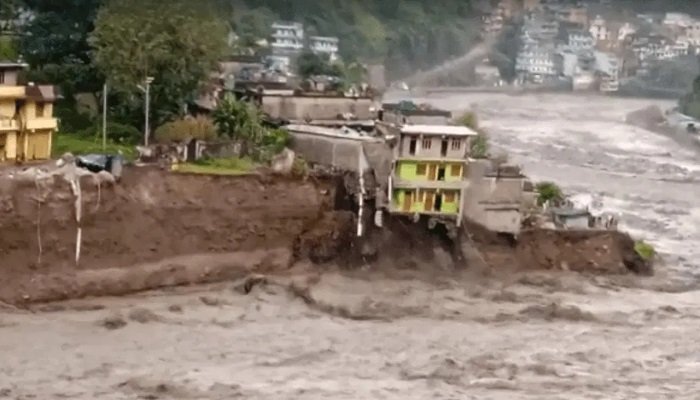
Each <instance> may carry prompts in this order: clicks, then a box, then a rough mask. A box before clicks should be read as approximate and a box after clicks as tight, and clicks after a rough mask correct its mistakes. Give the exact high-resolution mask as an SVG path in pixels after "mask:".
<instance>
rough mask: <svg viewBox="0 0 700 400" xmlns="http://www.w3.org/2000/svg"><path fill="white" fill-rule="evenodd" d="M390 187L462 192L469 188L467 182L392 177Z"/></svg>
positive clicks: (461, 180)
mask: <svg viewBox="0 0 700 400" xmlns="http://www.w3.org/2000/svg"><path fill="white" fill-rule="evenodd" d="M391 182H392V186H393V187H394V188H395V189H443V190H462V189H465V188H467V187H468V186H469V181H467V180H463V179H460V180H445V181H437V180H435V181H429V180H408V179H401V178H399V177H396V176H393V177H392V178H391Z"/></svg>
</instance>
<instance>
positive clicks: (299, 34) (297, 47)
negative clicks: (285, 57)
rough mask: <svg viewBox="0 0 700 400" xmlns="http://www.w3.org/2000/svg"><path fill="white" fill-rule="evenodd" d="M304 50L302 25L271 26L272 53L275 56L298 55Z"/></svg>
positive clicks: (293, 23)
mask: <svg viewBox="0 0 700 400" xmlns="http://www.w3.org/2000/svg"><path fill="white" fill-rule="evenodd" d="M303 49H304V25H303V24H300V23H298V22H275V23H274V24H272V52H273V53H275V54H290V53H300V52H301V51H302V50H303Z"/></svg>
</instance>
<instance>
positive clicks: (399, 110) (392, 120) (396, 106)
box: [379, 103, 452, 126]
mask: <svg viewBox="0 0 700 400" xmlns="http://www.w3.org/2000/svg"><path fill="white" fill-rule="evenodd" d="M409 104H410V106H406V105H405V104H404V103H384V104H382V110H381V112H380V113H379V120H380V121H382V122H385V123H388V124H394V125H397V126H401V125H447V124H449V122H450V120H451V119H452V113H451V112H449V111H446V110H437V109H432V108H428V109H424V108H419V107H417V106H416V105H415V104H413V103H409Z"/></svg>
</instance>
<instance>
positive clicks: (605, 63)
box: [595, 51, 620, 92]
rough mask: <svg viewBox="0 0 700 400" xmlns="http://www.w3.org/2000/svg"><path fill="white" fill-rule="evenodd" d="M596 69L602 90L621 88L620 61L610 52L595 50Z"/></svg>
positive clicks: (613, 90)
mask: <svg viewBox="0 0 700 400" xmlns="http://www.w3.org/2000/svg"><path fill="white" fill-rule="evenodd" d="M595 70H596V72H597V73H598V76H599V77H600V91H601V92H616V91H618V90H619V88H620V82H619V77H620V62H619V61H618V59H617V58H616V57H615V56H613V55H610V54H605V53H603V52H600V51H596V52H595Z"/></svg>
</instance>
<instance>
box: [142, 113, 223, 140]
mask: <svg viewBox="0 0 700 400" xmlns="http://www.w3.org/2000/svg"><path fill="white" fill-rule="evenodd" d="M216 136H217V135H216V127H215V126H214V123H213V122H212V120H211V119H209V118H206V117H197V118H184V119H181V120H177V121H171V122H166V123H165V124H163V125H161V126H159V127H158V129H156V132H155V138H156V141H158V142H160V143H169V142H182V141H185V140H190V139H200V140H211V139H215V138H216Z"/></svg>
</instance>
